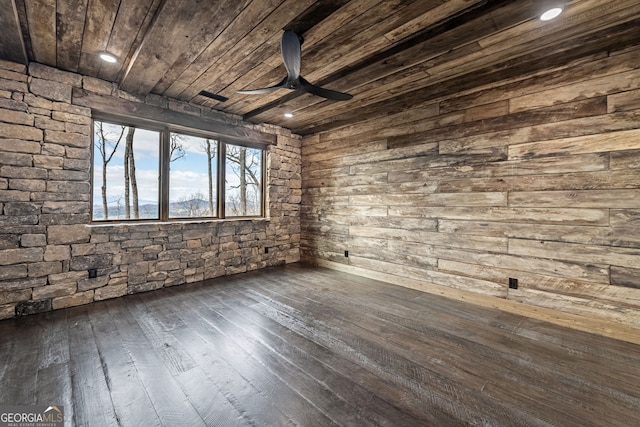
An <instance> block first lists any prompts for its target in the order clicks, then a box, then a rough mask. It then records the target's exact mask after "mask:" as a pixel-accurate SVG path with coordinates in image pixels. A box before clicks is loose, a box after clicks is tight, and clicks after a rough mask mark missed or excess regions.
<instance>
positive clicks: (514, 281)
mask: <svg viewBox="0 0 640 427" xmlns="http://www.w3.org/2000/svg"><path fill="white" fill-rule="evenodd" d="M509 289H518V279H513V278H511V277H509Z"/></svg>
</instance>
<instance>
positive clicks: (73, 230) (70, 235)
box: [47, 224, 90, 245]
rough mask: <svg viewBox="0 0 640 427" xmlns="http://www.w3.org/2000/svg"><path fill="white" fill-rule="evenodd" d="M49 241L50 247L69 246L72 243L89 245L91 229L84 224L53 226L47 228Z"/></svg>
mask: <svg viewBox="0 0 640 427" xmlns="http://www.w3.org/2000/svg"><path fill="white" fill-rule="evenodd" d="M47 232H48V238H47V241H48V243H49V244H50V245H68V244H72V243H88V242H89V238H90V237H89V228H88V227H87V226H86V225H84V224H77V225H51V226H49V227H48V228H47Z"/></svg>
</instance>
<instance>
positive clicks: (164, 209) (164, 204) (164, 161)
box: [158, 129, 171, 221]
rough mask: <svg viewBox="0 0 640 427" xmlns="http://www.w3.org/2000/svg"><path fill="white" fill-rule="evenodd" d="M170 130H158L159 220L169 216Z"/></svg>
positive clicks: (164, 219)
mask: <svg viewBox="0 0 640 427" xmlns="http://www.w3.org/2000/svg"><path fill="white" fill-rule="evenodd" d="M169 140H170V132H169V131H168V130H166V129H165V130H163V131H162V132H160V165H159V167H160V182H159V183H158V184H159V186H160V200H159V203H160V206H159V210H160V220H162V221H166V220H167V219H168V218H169V167H170V166H169V164H170V160H171V159H170V156H171V150H170V147H169Z"/></svg>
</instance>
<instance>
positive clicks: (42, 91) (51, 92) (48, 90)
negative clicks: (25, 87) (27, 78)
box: [29, 78, 71, 103]
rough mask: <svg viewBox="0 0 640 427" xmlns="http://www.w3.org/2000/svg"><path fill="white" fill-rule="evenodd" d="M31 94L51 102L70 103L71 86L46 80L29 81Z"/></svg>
mask: <svg viewBox="0 0 640 427" xmlns="http://www.w3.org/2000/svg"><path fill="white" fill-rule="evenodd" d="M29 89H30V90H31V93H33V94H34V95H37V96H41V97H43V98H46V99H50V100H52V101H61V102H68V103H71V86H69V85H66V84H64V83H57V82H52V81H48V80H41V79H35V78H34V79H31V82H30V83H29Z"/></svg>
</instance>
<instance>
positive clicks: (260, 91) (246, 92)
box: [238, 77, 289, 95]
mask: <svg viewBox="0 0 640 427" xmlns="http://www.w3.org/2000/svg"><path fill="white" fill-rule="evenodd" d="M288 80H289V79H288V77H285V78H284V79H282V81H281V82H280V83H278V84H277V85H275V86H269V87H265V88H262V89H249V90H239V91H238V93H241V94H243V95H261V94H263V93H269V92H273V91H274V90H278V89H282V88H287V87H288V86H287V81H288Z"/></svg>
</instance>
